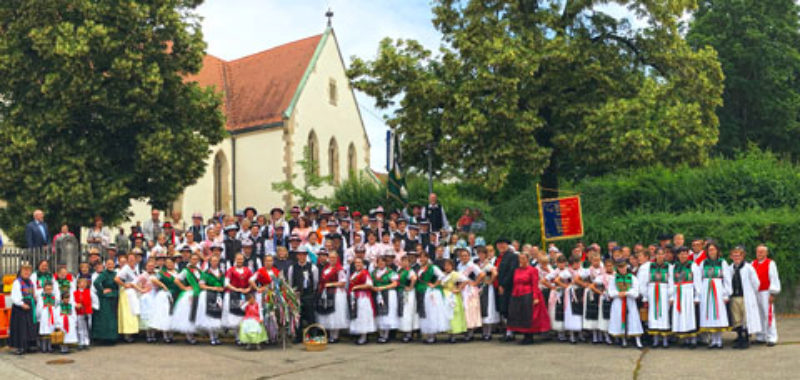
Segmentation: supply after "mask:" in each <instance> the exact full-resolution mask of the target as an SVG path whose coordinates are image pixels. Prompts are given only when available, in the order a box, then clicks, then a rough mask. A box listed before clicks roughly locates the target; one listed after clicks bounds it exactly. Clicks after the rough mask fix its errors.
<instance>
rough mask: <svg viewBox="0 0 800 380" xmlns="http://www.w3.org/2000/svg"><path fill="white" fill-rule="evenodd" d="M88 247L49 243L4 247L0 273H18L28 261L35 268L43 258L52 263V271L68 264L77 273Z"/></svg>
mask: <svg viewBox="0 0 800 380" xmlns="http://www.w3.org/2000/svg"><path fill="white" fill-rule="evenodd" d="M87 248H88V247H86V246H84V245H80V244H75V245H71V244H67V245H64V244H59V245H58V246H56V247H54V246H50V245H47V246H44V247H37V248H16V247H8V248H3V249H2V250H0V275H7V274H14V273H17V271H18V270H19V267H20V265H22V263H23V262H28V263H30V264H31V265H33V266H34V268H35V267H36V265H37V264H38V263H39V262H40V261H42V260H47V261H48V262H49V263H50V270H51V271H55V269H56V268H57V267H58V266H61V265H66V267H67V270H69V271H70V273H76V272H77V271H78V263H79V262H80V261H81V260H82V259H85V258H86V252H87Z"/></svg>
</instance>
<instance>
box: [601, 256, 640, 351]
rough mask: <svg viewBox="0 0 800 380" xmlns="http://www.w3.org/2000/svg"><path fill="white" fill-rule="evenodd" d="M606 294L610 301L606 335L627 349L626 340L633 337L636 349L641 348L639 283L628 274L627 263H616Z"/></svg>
mask: <svg viewBox="0 0 800 380" xmlns="http://www.w3.org/2000/svg"><path fill="white" fill-rule="evenodd" d="M608 294H609V296H610V297H611V299H612V301H611V321H610V322H609V325H608V333H609V334H611V336H613V337H615V338H621V340H622V347H627V346H628V338H630V337H633V338H635V339H636V347H638V348H642V341H641V336H642V333H643V330H642V321H641V319H639V309H637V308H636V298H638V297H639V281H638V280H637V279H636V276H634V275H633V274H631V273H628V263H627V262H626V261H625V260H620V261H618V262H617V274H616V275H615V276H614V280H613V281H611V282H610V283H609V284H608Z"/></svg>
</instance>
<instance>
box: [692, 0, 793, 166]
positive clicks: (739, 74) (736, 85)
mask: <svg viewBox="0 0 800 380" xmlns="http://www.w3.org/2000/svg"><path fill="white" fill-rule="evenodd" d="M687 39H688V40H689V43H690V44H692V45H693V46H696V47H702V46H712V47H713V48H714V49H716V50H717V53H718V55H719V60H720V63H721V64H722V71H723V72H724V73H725V91H724V92H723V95H722V98H723V100H724V106H723V107H721V108H719V109H718V110H717V114H718V115H719V120H720V127H719V129H720V131H719V140H720V141H719V145H718V149H719V150H720V151H721V152H723V153H725V154H726V155H727V156H729V157H730V156H732V155H733V154H734V153H735V152H736V151H744V150H746V149H747V144H748V143H749V142H754V143H756V144H758V146H760V147H762V148H765V149H771V150H773V151H775V152H779V153H783V154H788V155H790V156H791V157H793V158H795V159H796V158H798V157H799V156H800V144H798V138H800V120H799V118H800V80H799V78H798V73H800V51H798V46H800V7H799V6H798V5H797V3H796V2H795V0H773V1H758V0H706V1H701V2H700V6H699V7H698V9H697V12H695V14H694V21H693V22H692V23H691V29H690V30H689V33H688V35H687Z"/></svg>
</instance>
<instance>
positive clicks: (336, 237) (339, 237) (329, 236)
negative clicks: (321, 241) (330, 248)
mask: <svg viewBox="0 0 800 380" xmlns="http://www.w3.org/2000/svg"><path fill="white" fill-rule="evenodd" d="M327 237H328V239H341V238H342V235H339V234H337V233H335V232H334V233H332V234H328V235H327Z"/></svg>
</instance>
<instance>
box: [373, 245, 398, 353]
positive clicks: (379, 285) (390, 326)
mask: <svg viewBox="0 0 800 380" xmlns="http://www.w3.org/2000/svg"><path fill="white" fill-rule="evenodd" d="M393 261H394V258H391V257H389V256H386V255H384V256H382V257H379V258H378V260H377V262H376V268H375V270H374V271H373V272H372V291H373V294H374V295H375V315H376V318H375V319H376V320H375V324H376V327H377V329H378V334H379V336H378V343H387V342H389V332H390V331H391V330H394V329H397V326H398V325H399V324H400V321H399V320H398V318H397V308H398V304H397V291H396V290H395V289H396V288H397V280H398V277H397V273H396V272H395V271H393V270H392V268H389V264H391V263H392V262H393Z"/></svg>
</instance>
